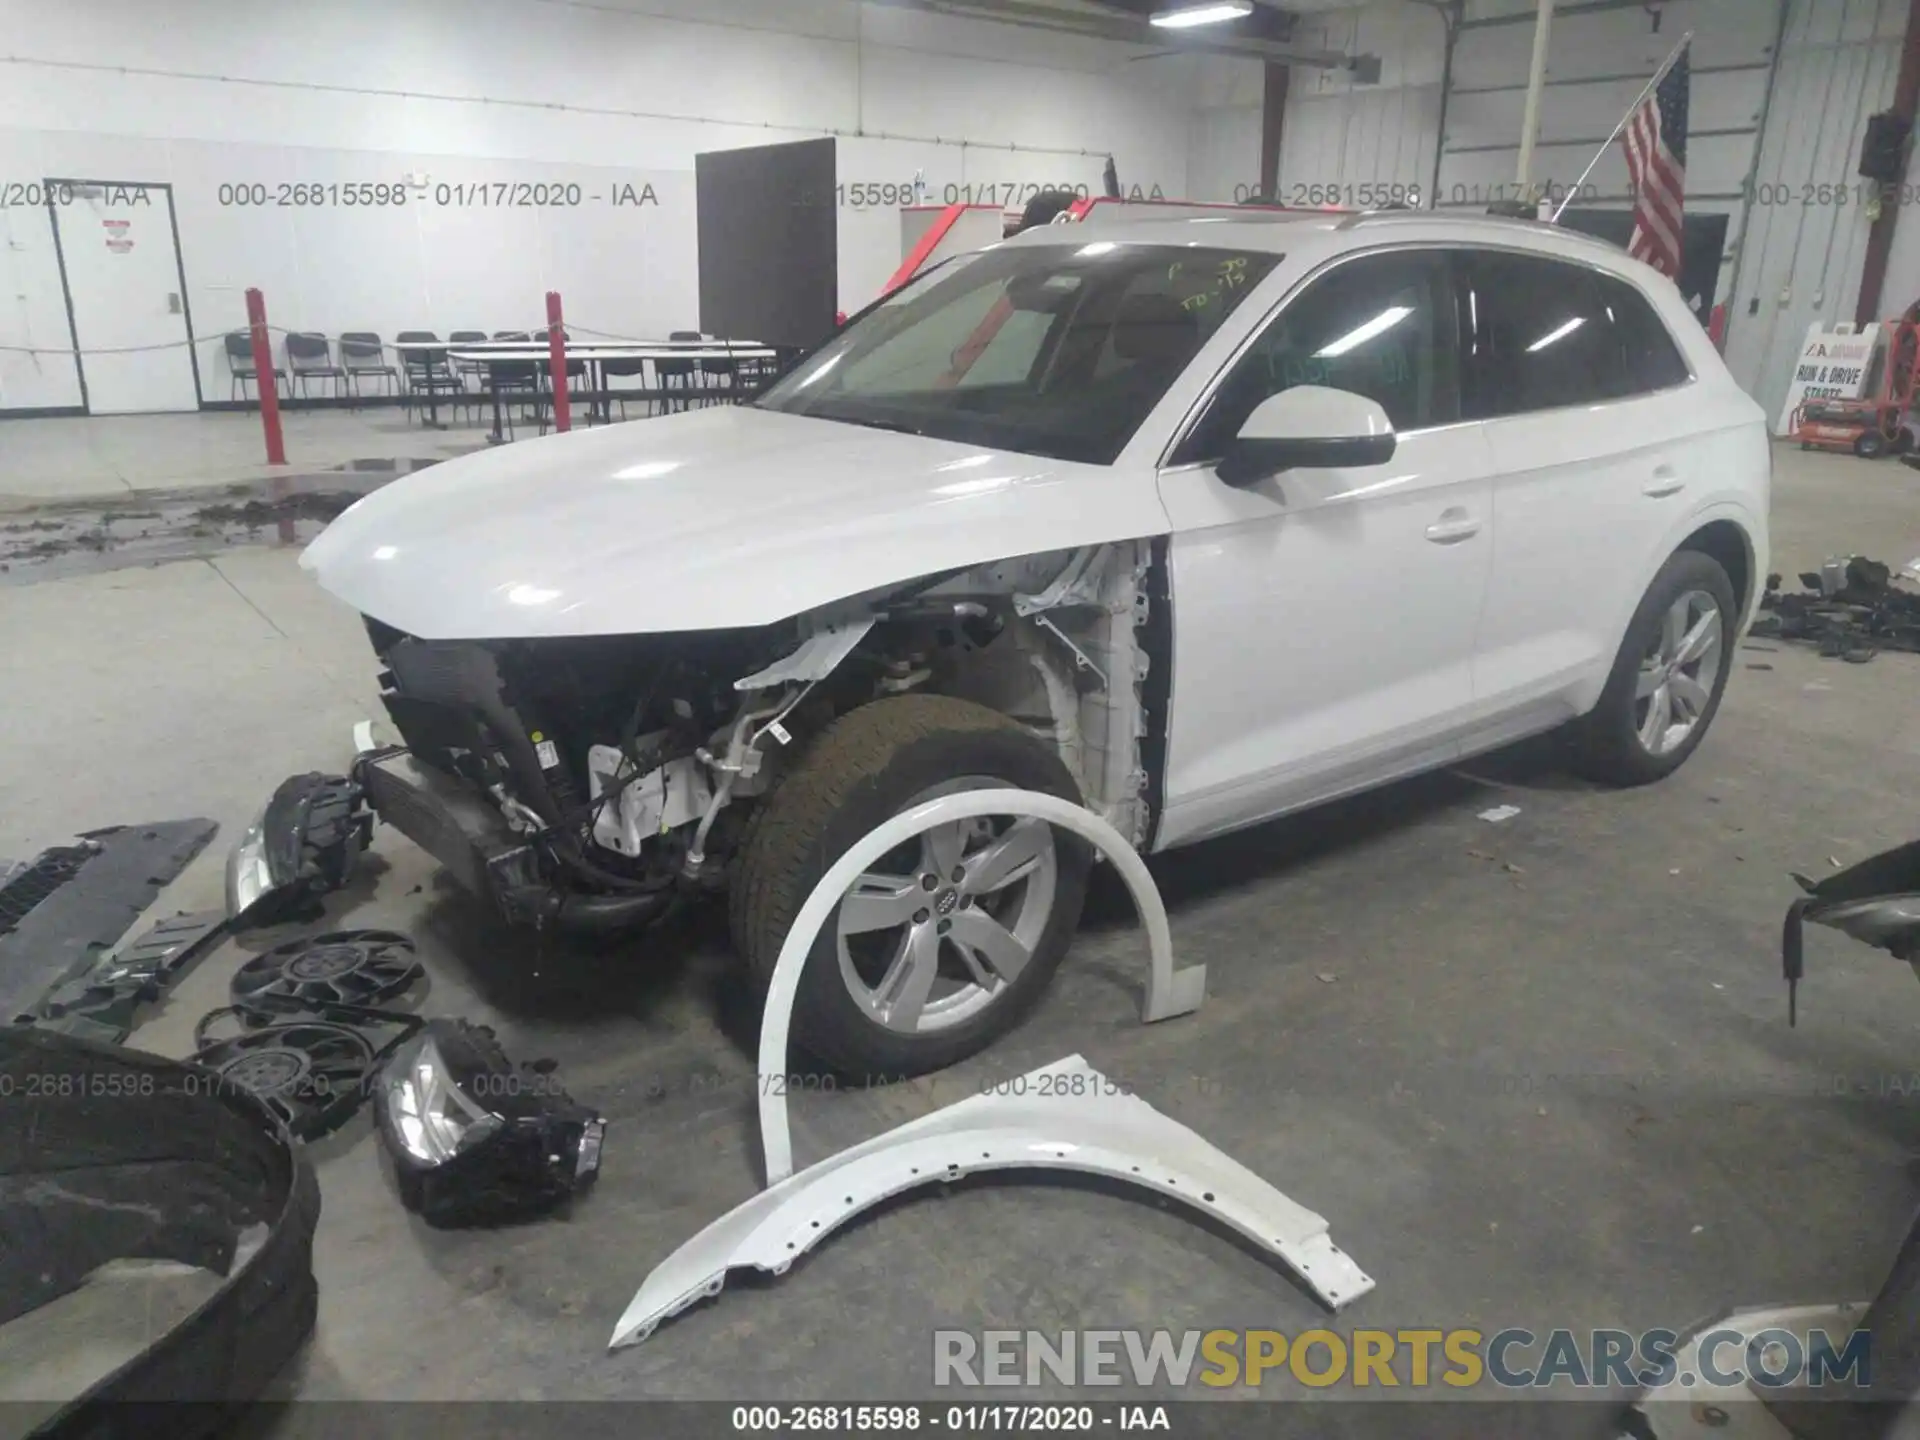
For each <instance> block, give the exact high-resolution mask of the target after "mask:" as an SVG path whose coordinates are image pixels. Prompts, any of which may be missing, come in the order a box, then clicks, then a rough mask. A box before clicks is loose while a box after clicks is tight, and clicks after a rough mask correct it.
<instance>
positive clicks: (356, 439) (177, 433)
mask: <svg viewBox="0 0 1920 1440" xmlns="http://www.w3.org/2000/svg"><path fill="white" fill-rule="evenodd" d="M443 411H444V407H443ZM443 418H446V419H448V420H454V419H455V418H456V417H454V416H453V414H452V412H451V411H444V414H443ZM457 419H458V422H459V423H457V424H454V425H452V426H451V428H449V429H446V430H429V429H427V428H425V427H423V426H421V425H418V424H415V423H412V422H410V421H409V420H408V419H407V417H406V415H405V413H404V412H403V411H401V410H399V409H396V408H393V407H380V406H369V407H368V408H366V409H363V410H284V411H282V412H281V424H282V427H283V432H284V436H285V441H286V451H287V467H286V469H287V471H290V472H292V473H295V474H302V473H307V472H310V471H320V470H331V469H335V468H338V467H340V466H344V465H350V464H351V463H352V462H353V461H355V460H365V459H380V460H388V459H394V458H405V459H409V460H416V459H417V460H442V459H446V458H447V457H448V456H451V455H464V454H466V453H467V452H469V451H471V450H476V449H479V448H480V447H481V446H482V445H483V444H484V443H485V442H484V440H483V438H482V437H483V436H484V435H485V433H486V429H487V427H486V425H485V424H483V423H481V421H480V419H479V418H478V417H477V415H476V413H475V412H473V411H463V412H461V414H460V415H459V416H458V417H457ZM274 472H275V467H272V466H269V465H268V464H267V455H266V440H265V438H264V436H263V434H262V432H261V429H260V416H259V414H258V413H257V412H243V411H223V412H220V413H217V414H216V413H209V414H191V415H126V416H105V417H101V418H98V419H93V418H86V419H81V418H74V419H46V420H0V511H6V510H13V509H18V508H21V507H24V506H31V505H35V504H38V503H41V502H45V501H49V500H52V501H60V500H79V499H87V498H92V497H96V496H114V495H121V496H124V495H129V494H136V495H137V494H142V493H144V492H148V491H154V490H175V489H181V488H184V487H188V486H216V485H230V484H234V483H237V482H239V481H243V480H256V479H260V478H263V477H265V476H267V475H269V474H272V473H274ZM281 473H286V472H281Z"/></svg>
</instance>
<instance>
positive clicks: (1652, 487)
mask: <svg viewBox="0 0 1920 1440" xmlns="http://www.w3.org/2000/svg"><path fill="white" fill-rule="evenodd" d="M1686 488H1687V482H1686V481H1684V480H1682V479H1681V478H1680V476H1679V475H1678V473H1676V472H1675V470H1674V468H1673V467H1672V466H1671V465H1656V466H1654V468H1653V478H1652V479H1651V480H1649V481H1647V483H1646V484H1644V485H1642V486H1641V487H1640V493H1641V494H1642V495H1644V496H1646V497H1647V498H1648V499H1649V500H1664V499H1666V498H1667V497H1668V496H1669V495H1678V494H1679V493H1680V492H1681V491H1682V490H1684V489H1686Z"/></svg>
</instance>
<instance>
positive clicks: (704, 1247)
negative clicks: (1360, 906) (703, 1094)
mask: <svg viewBox="0 0 1920 1440" xmlns="http://www.w3.org/2000/svg"><path fill="white" fill-rule="evenodd" d="M990 1170H1073V1171H1079V1172H1081V1173H1083V1174H1088V1175H1100V1176H1105V1177H1107V1178H1108V1179H1111V1180H1116V1181H1120V1182H1122V1183H1124V1184H1127V1185H1130V1186H1134V1187H1137V1188H1139V1189H1142V1190H1146V1191H1148V1192H1150V1193H1151V1194H1153V1195H1154V1196H1155V1197H1164V1198H1168V1199H1176V1200H1180V1201H1183V1202H1185V1203H1186V1204H1187V1205H1188V1206H1190V1207H1191V1208H1192V1209H1194V1210H1197V1211H1201V1212H1204V1213H1205V1214H1207V1215H1210V1216H1212V1217H1214V1218H1215V1219H1216V1220H1218V1221H1219V1222H1221V1223H1222V1224H1225V1225H1227V1226H1230V1227H1231V1228H1232V1229H1234V1230H1236V1231H1238V1232H1239V1233H1240V1234H1241V1235H1242V1236H1244V1237H1245V1238H1246V1239H1247V1240H1248V1241H1249V1242H1251V1243H1252V1244H1254V1245H1256V1246H1258V1247H1259V1248H1260V1249H1262V1250H1264V1251H1266V1252H1267V1253H1268V1254H1270V1255H1273V1256H1274V1257H1275V1258H1276V1259H1278V1260H1280V1261H1282V1262H1283V1263H1284V1264H1286V1265H1288V1266H1289V1267H1291V1268H1292V1269H1293V1270H1294V1271H1295V1272H1296V1273H1297V1274H1298V1275H1299V1276H1300V1278H1301V1279H1302V1280H1303V1281H1304V1282H1305V1283H1306V1284H1307V1286H1308V1287H1309V1288H1310V1289H1312V1290H1313V1292H1314V1293H1315V1294H1316V1295H1318V1296H1319V1297H1320V1298H1321V1300H1323V1301H1324V1302H1326V1304H1328V1305H1329V1306H1331V1307H1333V1308H1334V1309H1339V1308H1340V1307H1342V1306H1344V1305H1345V1304H1347V1303H1348V1302H1349V1301H1351V1300H1354V1299H1357V1298H1358V1297H1359V1296H1361V1295H1364V1294H1366V1293H1367V1292H1368V1291H1369V1290H1371V1289H1372V1288H1373V1281H1372V1279H1371V1278H1370V1277H1368V1276H1367V1275H1366V1274H1365V1273H1363V1272H1362V1271H1361V1270H1360V1268H1359V1266H1357V1265H1355V1264H1354V1263H1353V1261H1352V1260H1351V1259H1349V1258H1348V1257H1347V1255H1346V1254H1345V1253H1344V1252H1342V1251H1341V1250H1340V1248H1339V1247H1338V1246H1336V1245H1335V1244H1334V1243H1333V1241H1332V1239H1331V1237H1330V1236H1329V1235H1328V1233H1327V1222H1326V1221H1325V1220H1324V1219H1322V1218H1321V1217H1320V1216H1319V1215H1316V1214H1314V1213H1313V1211H1311V1210H1308V1209H1306V1208H1305V1207H1304V1206H1301V1205H1299V1204H1296V1203H1295V1202H1294V1201H1292V1200H1290V1199H1288V1198H1287V1197H1286V1196H1285V1195H1283V1194H1281V1193H1280V1191H1278V1190H1276V1189H1275V1188H1274V1187H1273V1186H1271V1185H1269V1184H1268V1183H1267V1182H1266V1181H1265V1180H1262V1179H1261V1178H1260V1177H1259V1176H1258V1175H1256V1174H1254V1173H1253V1171H1251V1170H1249V1169H1247V1168H1246V1167H1245V1166H1244V1165H1241V1164H1240V1163H1239V1162H1237V1161H1235V1160H1234V1159H1232V1158H1231V1157H1230V1156H1228V1155H1226V1154H1225V1153H1223V1152H1222V1151H1220V1150H1218V1149H1216V1148H1215V1147H1214V1146H1212V1145H1210V1144H1209V1143H1208V1142H1207V1141H1205V1140H1203V1139H1202V1138H1201V1137H1200V1136H1199V1135H1196V1134H1195V1133H1194V1132H1193V1131H1192V1130H1189V1129H1188V1128H1187V1127H1186V1126H1184V1125H1182V1124H1180V1123H1179V1122H1178V1121H1177V1120H1174V1119H1172V1118H1170V1117H1168V1116H1166V1115H1163V1114H1161V1113H1160V1112H1159V1111H1158V1110H1155V1109H1154V1108H1153V1107H1152V1106H1151V1105H1149V1104H1147V1102H1146V1101H1144V1100H1142V1099H1140V1098H1139V1097H1138V1096H1136V1095H1132V1094H1129V1093H1127V1092H1126V1091H1124V1090H1123V1089H1122V1088H1121V1086H1120V1085H1119V1084H1118V1083H1117V1082H1115V1081H1113V1080H1110V1079H1108V1078H1107V1077H1106V1076H1104V1075H1102V1074H1101V1073H1100V1072H1099V1071H1098V1070H1095V1069H1094V1068H1093V1067H1092V1066H1091V1065H1089V1064H1087V1062H1086V1061H1085V1060H1083V1059H1082V1058H1081V1057H1080V1056H1078V1055H1071V1056H1068V1057H1067V1058H1066V1059H1064V1060H1058V1061H1055V1062H1054V1063H1053V1064H1051V1065H1047V1066H1043V1067H1042V1068H1040V1069H1038V1070H1034V1071H1031V1072H1030V1073H1028V1074H1026V1075H1022V1076H1019V1077H1017V1078H1015V1079H1012V1080H1005V1081H1000V1082H996V1083H995V1084H994V1085H992V1086H991V1087H990V1088H989V1089H988V1091H987V1092H986V1093H984V1094H981V1095H977V1096H974V1097H973V1098H971V1099H968V1100H963V1101H961V1102H960V1103H958V1104H956V1105H950V1106H948V1107H946V1108H945V1109H942V1110H936V1111H935V1112H934V1113H933V1114H931V1115H927V1116H923V1117H922V1118H921V1119H918V1120H914V1121H910V1122H909V1123H907V1124H905V1125H902V1126H899V1127H897V1128H896V1129H893V1130H890V1131H888V1132H886V1133H885V1134H883V1135H877V1136H875V1137H874V1138H873V1139H871V1140H868V1141H866V1142H864V1143H862V1144H859V1145H856V1146H854V1147H852V1148H851V1149H849V1150H843V1151H841V1152H840V1153H839V1154H837V1155H833V1156H830V1157H828V1158H827V1159H825V1160H822V1161H821V1162H820V1163H818V1164H817V1165H811V1166H809V1167H807V1168H806V1169H805V1170H802V1171H801V1172H799V1173H798V1174H796V1175H793V1176H790V1177H789V1178H787V1179H785V1180H783V1181H781V1182H780V1183H779V1184H777V1185H774V1186H771V1187H769V1188H768V1189H765V1190H762V1191H761V1192H760V1193H759V1194H758V1195H755V1196H754V1197H753V1198H752V1199H750V1200H748V1201H747V1202H746V1203H745V1204H743V1205H740V1206H738V1207H736V1208H735V1209H733V1210H731V1211H729V1212H728V1213H727V1214H725V1215H722V1216H721V1217H720V1218H719V1219H718V1220H716V1221H714V1222H713V1223H712V1224H711V1225H709V1226H707V1228H706V1229H704V1230H702V1231H701V1232H700V1233H699V1234H698V1235H695V1236H694V1237H693V1238H692V1239H691V1240H689V1241H688V1242H687V1243H686V1244H684V1245H682V1246H681V1247H680V1248H679V1249H678V1250H676V1251H675V1252H674V1253H673V1254H672V1255H670V1256H668V1257H667V1259H666V1260H665V1261H663V1262H662V1263H661V1264H660V1265H659V1267H658V1268H656V1269H655V1270H654V1271H653V1273H652V1274H650V1275H648V1276H647V1278H646V1281H645V1282H644V1283H643V1284H642V1285H641V1287H640V1291H639V1293H638V1294H636V1295H635V1296H634V1298H633V1302H632V1303H631V1304H630V1305H628V1306H627V1310H626V1313H625V1314H624V1315H622V1316H621V1317H620V1323H619V1324H618V1325H617V1326H616V1327H615V1328H614V1332H613V1338H612V1340H611V1341H610V1342H609V1344H610V1345H611V1346H620V1345H631V1344H635V1343H637V1342H639V1341H641V1340H644V1339H646V1338H647V1336H649V1335H651V1334H652V1333H653V1331H654V1328H655V1327H656V1326H658V1325H659V1323H660V1322H661V1321H662V1320H664V1319H667V1318H668V1317H670V1316H673V1315H677V1314H679V1313H680V1312H681V1311H683V1310H685V1309H687V1308H688V1307H689V1306H691V1305H693V1304H694V1303H695V1302H696V1301H698V1300H700V1299H702V1298H704V1297H708V1296H713V1295H718V1294H719V1293H720V1290H721V1288H722V1286H723V1285H724V1284H725V1282H726V1275H727V1271H729V1270H732V1269H738V1268H744V1267H747V1266H751V1267H753V1268H755V1269H758V1270H763V1271H766V1272H768V1273H769V1274H773V1275H783V1274H785V1273H786V1271H787V1269H788V1267H790V1266H791V1265H792V1264H793V1262H794V1261H795V1260H797V1259H798V1258H799V1257H800V1256H802V1255H804V1254H805V1253H806V1252H807V1251H809V1250H811V1249H812V1248H813V1247H814V1246H815V1245H817V1244H819V1243H820V1242H821V1241H822V1240H824V1239H825V1238H826V1237H827V1236H828V1235H831V1234H832V1233H833V1232H834V1231H835V1230H836V1229H838V1228H839V1227H840V1226H841V1225H843V1224H845V1223H846V1222H847V1221H848V1220H850V1219H852V1218H853V1217H854V1216H856V1215H858V1214H860V1213H861V1212H862V1211H865V1210H868V1209H871V1208H872V1207H873V1206H875V1205H878V1204H880V1203H881V1202H882V1201H884V1200H887V1199H890V1198H891V1197H893V1196H895V1195H899V1194H902V1193H903V1192H905V1191H908V1190H913V1189H917V1188H919V1187H921V1186H924V1185H931V1184H935V1183H938V1182H944V1181H952V1180H958V1179H960V1178H961V1177H962V1176H966V1175H972V1174H978V1173H982V1172H985V1171H990Z"/></svg>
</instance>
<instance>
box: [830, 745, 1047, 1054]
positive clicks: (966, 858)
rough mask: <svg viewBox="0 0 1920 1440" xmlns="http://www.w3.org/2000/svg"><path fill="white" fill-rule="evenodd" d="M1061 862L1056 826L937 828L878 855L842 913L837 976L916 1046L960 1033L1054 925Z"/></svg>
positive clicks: (985, 780) (962, 824)
mask: <svg viewBox="0 0 1920 1440" xmlns="http://www.w3.org/2000/svg"><path fill="white" fill-rule="evenodd" d="M1005 783H1006V782H1005V781H1001V780H995V779H993V778H992V777H991V776H977V775H975V776H967V777H965V778H963V779H960V780H955V781H952V782H950V783H948V784H944V785H939V786H935V787H933V788H932V789H929V790H925V791H923V792H921V793H920V794H919V795H916V796H914V798H913V799H912V800H910V801H909V802H908V803H907V804H905V805H903V806H902V807H901V809H902V810H911V809H912V808H913V807H914V806H915V805H922V804H925V803H926V802H927V801H928V800H932V799H935V798H936V797H938V796H940V795H946V794H951V793H953V792H954V791H956V790H984V789H992V788H994V787H996V786H1000V785H1004V784H1005ZM1059 876H1060V862H1059V856H1058V855H1057V853H1056V851H1055V848H1054V839H1053V827H1052V826H1051V825H1049V824H1047V823H1046V821H1044V820H1036V819H1033V818H1031V817H1028V816H1012V815H1008V816H985V817H982V818H981V819H978V820H960V821H954V822H951V823H949V824H945V825H936V826H934V827H933V829H931V830H928V831H925V832H923V833H922V834H921V835H919V836H918V837H916V839H915V840H912V841H909V842H908V843H907V844H905V845H902V846H901V847H899V848H898V849H896V850H894V851H892V852H890V853H889V854H887V855H885V856H883V857H882V858H881V859H880V860H879V862H877V864H876V865H875V868H874V869H872V870H870V871H868V872H867V873H865V874H863V875H862V876H861V877H860V878H859V879H858V880H856V881H854V883H853V885H852V887H851V888H850V889H849V890H848V891H847V895H846V898H845V899H844V900H842V901H841V902H840V911H839V916H838V921H837V927H836V940H835V943H836V946H837V948H838V950H839V956H840V975H841V978H842V980H844V982H845V983H846V986H847V991H848V993H849V994H851V995H852V996H853V999H854V1003H855V1004H857V1005H859V1007H860V1008H861V1009H862V1010H863V1011H864V1012H865V1013H866V1014H867V1015H868V1016H870V1017H871V1018H872V1019H873V1020H874V1021H875V1022H876V1023H878V1024H881V1025H884V1026H885V1027H886V1028H887V1029H889V1030H896V1031H899V1032H901V1033H902V1034H908V1035H924V1034H927V1033H929V1032H932V1031H936V1030H945V1029H948V1028H950V1027H952V1026H955V1025H959V1024H961V1023H963V1022H965V1021H967V1020H970V1019H972V1018H973V1017H974V1016H975V1015H978V1014H979V1013H980V1012H981V1011H982V1010H984V1009H986V1008H987V1007H988V1006H989V1005H992V1004H993V1003H994V1002H996V1001H997V1000H999V999H1000V998H1001V997H1002V996H1003V995H1005V994H1006V992H1007V991H1008V989H1009V988H1011V986H1012V984H1013V982H1014V981H1015V980H1017V979H1018V978H1019V977H1020V972H1021V971H1022V970H1024V969H1025V968H1026V966H1027V963H1028V962H1029V961H1030V960H1032V959H1033V952H1034V950H1035V949H1036V948H1037V947H1038V946H1039V944H1040V937H1041V936H1042V934H1044V933H1045V931H1046V928H1047V921H1048V919H1049V917H1051V916H1052V914H1053V898H1054V891H1055V889H1056V887H1057V884H1058V881H1059Z"/></svg>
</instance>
